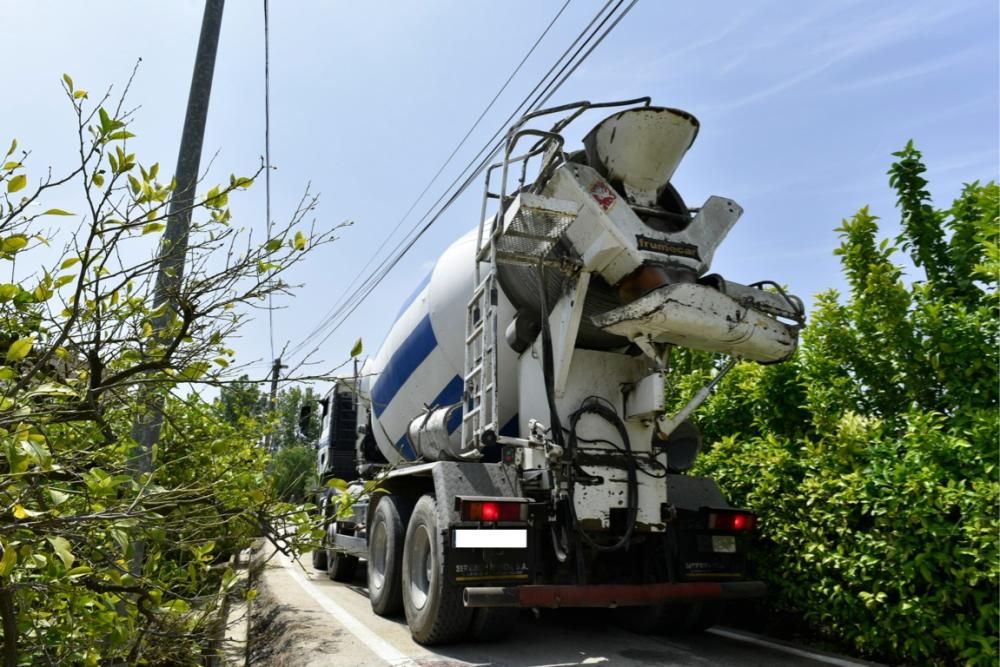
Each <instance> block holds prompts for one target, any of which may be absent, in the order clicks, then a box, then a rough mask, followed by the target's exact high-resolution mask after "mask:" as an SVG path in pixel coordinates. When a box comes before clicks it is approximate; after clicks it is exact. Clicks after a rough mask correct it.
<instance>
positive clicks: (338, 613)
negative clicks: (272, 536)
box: [278, 553, 414, 666]
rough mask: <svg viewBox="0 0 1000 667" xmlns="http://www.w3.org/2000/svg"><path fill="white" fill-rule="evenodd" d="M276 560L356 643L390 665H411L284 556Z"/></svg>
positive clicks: (409, 661) (412, 659)
mask: <svg viewBox="0 0 1000 667" xmlns="http://www.w3.org/2000/svg"><path fill="white" fill-rule="evenodd" d="M278 558H280V559H281V561H282V565H283V566H284V568H285V571H286V572H288V574H290V575H291V576H292V579H294V580H295V581H296V583H298V585H299V586H301V587H302V590H304V591H305V592H306V593H308V594H309V597H311V598H312V599H313V600H315V601H316V603H317V604H319V606H320V607H322V608H323V610H324V611H325V612H326V613H328V614H330V615H331V616H333V617H334V618H335V619H337V622H338V623H340V624H341V625H342V626H344V629H345V630H347V631H348V632H350V633H351V634H352V635H354V636H355V637H357V638H358V641H360V642H361V643H362V644H364V645H365V647H367V648H368V649H369V650H370V651H371V652H372V653H374V654H375V655H377V656H378V657H379V658H381V659H382V660H385V661H386V662H387V663H389V664H390V665H397V666H402V665H408V664H413V661H414V658H411V657H409V656H407V655H405V654H404V653H402V652H400V651H399V650H397V649H396V648H395V647H394V646H392V645H391V644H390V643H389V642H387V641H385V640H384V639H382V638H381V637H379V636H378V635H376V634H375V633H374V632H372V631H371V630H369V629H368V628H367V627H366V626H365V625H364V624H362V623H361V622H360V621H358V620H357V619H356V618H354V616H352V615H351V614H350V613H349V612H348V611H347V610H346V609H344V608H343V607H341V606H340V605H339V604H337V603H336V602H334V601H333V600H331V599H330V598H329V597H327V596H326V595H324V594H323V592H322V591H321V590H320V589H318V588H316V586H315V585H313V583H312V582H311V581H309V579H308V578H306V576H305V575H304V574H302V572H301V571H300V570H299V568H298V567H296V565H295V564H294V563H292V562H291V561H289V560H288V558H286V557H285V555H284V554H281V553H279V554H278Z"/></svg>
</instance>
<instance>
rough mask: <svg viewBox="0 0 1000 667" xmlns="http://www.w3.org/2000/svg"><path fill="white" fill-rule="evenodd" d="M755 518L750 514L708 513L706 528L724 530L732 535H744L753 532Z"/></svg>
mask: <svg viewBox="0 0 1000 667" xmlns="http://www.w3.org/2000/svg"><path fill="white" fill-rule="evenodd" d="M755 523H757V517H756V516H754V515H753V514H751V513H750V512H709V514H708V528H709V529H710V530H725V531H729V532H733V533H746V532H749V531H751V530H753V527H754V524H755Z"/></svg>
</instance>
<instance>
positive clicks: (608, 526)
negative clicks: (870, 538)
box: [306, 98, 804, 644]
mask: <svg viewBox="0 0 1000 667" xmlns="http://www.w3.org/2000/svg"><path fill="white" fill-rule="evenodd" d="M610 108H617V110H616V112H615V113H614V114H613V115H611V116H609V117H606V118H605V119H604V120H602V121H601V122H599V123H597V125H596V126H594V127H593V128H592V129H590V131H589V132H588V133H587V134H586V135H585V137H584V138H583V142H582V144H583V145H582V147H581V148H580V149H578V150H568V149H567V147H566V146H565V145H564V144H565V140H564V135H565V133H566V130H567V128H568V127H570V125H571V123H573V121H575V120H577V119H578V118H579V117H580V116H582V115H583V114H584V113H585V112H589V111H593V110H595V109H610ZM605 113H607V111H605ZM553 121H554V124H551V123H553ZM543 123H544V125H543V126H548V129H537V126H539V125H542V124H543ZM550 124H551V125H550ZM698 130H699V123H698V121H697V120H696V118H695V117H694V116H693V115H691V114H690V113H687V112H684V111H681V110H678V109H673V108H666V107H656V106H652V105H651V103H650V100H649V99H648V98H642V99H639V100H628V101H623V102H613V103H604V104H591V103H588V102H581V103H576V104H570V105H565V106H560V107H556V108H551V109H546V110H542V111H536V112H533V113H530V114H528V115H526V116H524V117H523V118H522V119H521V120H519V121H518V122H517V123H516V124H514V125H513V126H512V127H511V128H510V130H509V131H508V133H507V135H506V140H505V142H504V146H503V152H502V156H501V158H500V159H499V161H498V162H497V163H496V164H494V165H492V166H491V167H489V169H487V170H486V178H485V180H486V187H485V192H484V196H483V204H482V211H481V216H480V218H479V220H480V222H479V224H478V226H477V227H476V228H475V229H473V230H472V231H471V232H470V233H468V234H466V235H465V236H463V237H462V238H460V239H459V240H458V241H456V242H455V243H454V244H453V245H452V246H451V247H449V248H448V249H447V250H445V252H444V254H443V255H442V256H441V257H440V259H438V261H437V263H436V264H435V265H434V268H433V270H432V271H431V272H430V274H429V275H428V276H427V277H426V278H425V279H424V280H422V281H421V282H420V283H419V284H418V285H417V286H416V288H415V289H414V290H413V293H412V295H411V296H410V297H409V298H408V299H406V300H405V301H404V302H403V303H402V305H401V307H400V310H399V315H398V317H397V319H396V322H395V324H394V325H393V326H392V329H391V331H390V332H389V334H388V336H387V337H386V339H385V342H384V343H383V344H382V347H381V349H380V350H379V351H378V353H377V354H376V355H375V356H374V358H370V359H368V360H367V361H366V362H365V363H364V365H363V366H362V367H361V368H360V370H358V371H357V372H356V373H355V377H353V378H345V379H343V380H341V381H338V382H337V383H335V386H334V387H333V389H332V390H331V391H330V392H329V394H327V396H326V398H324V399H323V401H322V402H321V403H322V409H323V417H322V423H323V429H322V435H321V437H320V442H319V443H318V445H317V448H318V467H319V474H320V477H321V479H322V480H324V481H327V480H334V479H336V480H345V482H344V483H341V482H331V483H330V484H328V485H327V486H326V487H325V490H324V491H323V492H322V493H321V495H320V497H319V498H318V499H317V506H318V511H319V512H321V513H322V515H323V517H324V518H325V527H326V542H325V546H326V548H325V550H320V551H317V552H315V553H314V555H313V564H314V566H315V567H317V568H319V569H325V570H326V571H327V573H328V575H329V576H330V578H332V579H334V580H339V581H345V580H349V579H351V578H352V577H353V576H354V575H355V569H356V567H357V565H358V563H359V562H360V561H362V560H363V561H365V562H366V565H367V580H368V593H369V597H370V599H371V606H372V609H373V611H374V613H376V614H380V615H392V614H398V613H399V612H403V613H404V614H405V617H406V622H407V624H408V626H409V628H410V631H411V633H412V636H413V638H414V639H415V640H416V641H417V642H419V643H422V644H439V643H447V642H454V641H460V640H462V639H463V638H466V637H468V638H473V639H491V638H497V637H500V636H503V635H504V634H506V633H508V632H509V631H510V630H511V628H512V627H513V626H514V624H515V623H516V621H517V618H518V612H519V610H520V609H522V608H551V607H610V608H614V609H615V612H614V613H615V614H616V615H618V616H619V617H620V619H621V621H622V622H623V624H625V625H626V626H627V627H630V628H632V629H634V630H638V631H656V630H659V629H665V628H678V629H689V630H694V629H699V628H704V627H707V626H708V625H711V624H712V623H713V622H714V619H715V614H717V612H718V610H719V608H720V605H722V604H724V603H725V601H727V600H732V599H740V598H753V597H759V596H762V595H763V594H764V593H765V587H764V584H763V583H761V582H758V581H748V580H747V577H746V567H745V549H746V540H747V539H748V536H749V534H750V533H751V531H752V530H753V528H754V523H755V521H756V517H755V516H754V515H753V514H752V513H750V512H748V511H745V510H742V509H739V508H733V507H730V505H729V504H728V503H727V501H726V499H725V498H724V497H723V494H722V493H721V491H720V489H719V487H718V486H717V485H716V484H715V482H713V481H712V480H711V479H708V478H705V477H698V476H694V475H691V474H687V472H688V469H689V468H690V467H691V466H692V464H693V463H694V459H695V457H696V455H697V453H698V450H699V448H700V445H701V441H700V437H699V434H698V432H697V429H696V428H695V426H694V425H693V424H692V422H691V420H690V419H689V417H690V415H691V414H692V412H693V411H694V410H695V409H696V408H697V407H698V405H699V404H700V403H701V402H703V401H704V400H705V398H706V397H707V396H708V394H709V393H710V392H711V390H712V388H713V386H714V385H715V384H716V383H717V382H718V381H720V380H721V379H722V377H723V376H724V375H725V373H726V372H727V371H728V370H729V369H730V368H731V367H732V366H733V364H735V363H736V362H737V361H738V360H752V361H755V362H759V363H765V364H767V363H777V362H781V361H783V360H785V359H787V358H788V357H789V356H790V355H791V354H792V353H793V351H794V350H795V347H796V344H797V340H798V332H799V330H800V328H801V327H802V326H803V324H804V317H803V307H802V302H801V301H800V300H799V299H798V298H797V297H795V296H793V295H791V294H789V293H787V292H786V291H785V290H784V289H783V288H782V287H781V286H779V285H778V284H776V283H774V282H771V281H762V282H760V283H756V284H750V285H743V284H739V283H736V282H732V281H729V280H726V279H725V278H723V277H722V276H720V275H718V274H710V273H709V269H710V266H711V263H712V257H713V253H714V251H715V249H716V247H717V246H718V245H719V243H720V242H721V241H722V240H723V238H724V237H725V236H726V234H727V232H729V230H730V229H731V228H732V226H733V225H734V224H735V223H736V221H737V220H738V219H739V217H740V215H741V213H742V209H741V208H740V206H739V205H738V204H736V202H734V201H733V200H732V199H729V198H726V197H717V196H712V197H709V198H708V200H707V201H705V202H704V203H703V204H701V205H700V206H698V207H696V208H691V207H689V206H688V205H687V204H686V203H685V201H684V200H683V199H682V197H681V195H680V193H679V192H678V191H677V190H676V189H675V188H674V187H673V185H671V177H672V175H673V173H674V170H675V169H676V168H677V166H678V164H679V163H680V161H681V159H682V157H683V156H684V154H685V153H686V152H687V150H688V149H689V148H690V146H691V145H692V143H693V142H694V140H695V137H696V135H697V133H698ZM677 346H680V347H686V348H691V349H695V350H706V351H711V352H716V353H719V354H720V359H721V360H722V361H721V362H720V364H719V367H718V372H717V373H716V374H715V375H714V377H713V378H712V380H711V381H710V382H708V383H707V384H706V385H705V386H704V387H702V388H701V389H700V391H698V392H696V393H695V395H693V396H690V397H683V399H681V400H674V398H673V397H672V396H671V395H670V394H669V393H668V392H670V391H671V389H670V388H669V387H667V386H666V385H665V378H666V373H667V370H668V369H669V367H670V360H671V350H672V349H673V348H675V347H677ZM723 362H724V363H723ZM671 405H681V406H682V407H680V409H677V410H672V409H668V406H671ZM306 410H308V408H306Z"/></svg>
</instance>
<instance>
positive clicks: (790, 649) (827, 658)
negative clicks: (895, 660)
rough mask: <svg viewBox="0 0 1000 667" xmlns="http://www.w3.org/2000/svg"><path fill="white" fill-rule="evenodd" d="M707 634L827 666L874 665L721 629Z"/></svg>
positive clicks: (715, 629)
mask: <svg viewBox="0 0 1000 667" xmlns="http://www.w3.org/2000/svg"><path fill="white" fill-rule="evenodd" d="M708 632H710V633H712V634H713V635H718V636H719V637H725V638H726V639H732V640H734V641H738V642H744V643H746V644H753V645H755V646H763V647H764V648H769V649H771V650H774V651H780V652H782V653H788V654H789V655H795V656H798V657H800V658H809V659H810V660H815V661H816V662H823V663H826V664H828V665H836V667H861V666H863V665H873V664H875V663H871V662H861V661H855V660H848V659H845V658H838V657H836V656H833V655H823V654H821V653H813V652H812V651H806V650H803V649H798V648H795V647H794V646H786V645H785V644H776V643H774V642H769V641H767V640H766V639H761V638H759V637H753V636H751V635H745V634H743V633H741V632H730V631H729V630H723V629H722V628H710V629H709V630H708Z"/></svg>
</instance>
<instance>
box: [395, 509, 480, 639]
mask: <svg viewBox="0 0 1000 667" xmlns="http://www.w3.org/2000/svg"><path fill="white" fill-rule="evenodd" d="M403 611H404V612H405V613H406V623H407V625H409V626H410V634H411V635H412V636H413V640H414V641H415V642H417V643H418V644H423V645H425V646H431V645H434V644H445V643H448V642H453V641H456V640H459V639H461V638H462V637H463V636H464V635H465V631H466V629H468V627H469V621H470V620H471V618H472V609H470V608H468V607H466V606H465V605H464V604H463V602H462V589H461V587H459V586H457V585H455V584H454V583H452V582H450V581H448V580H447V577H446V572H445V566H444V544H443V539H442V536H441V532H440V530H438V519H437V508H436V505H435V502H434V496H432V495H425V496H422V497H421V498H420V500H418V501H417V504H416V506H415V507H414V508H413V514H412V515H411V516H410V522H409V525H408V526H407V527H406V542H405V543H404V545H403Z"/></svg>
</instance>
